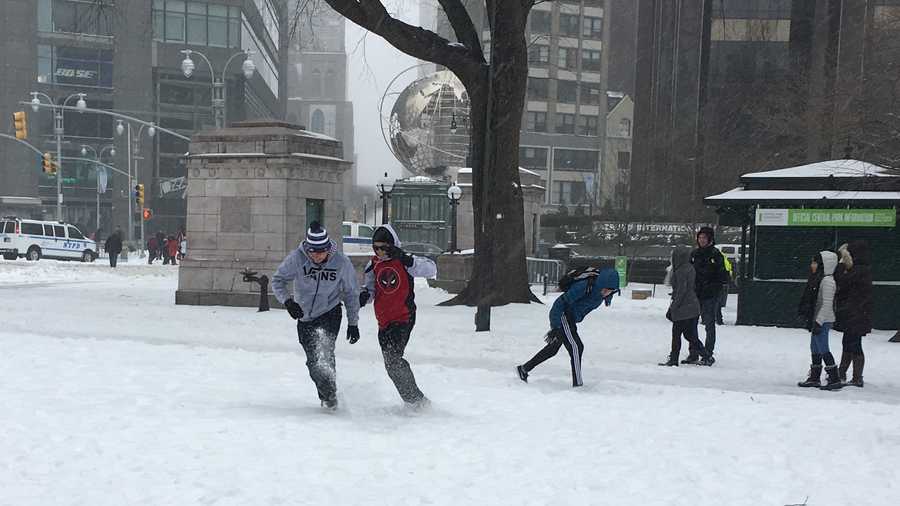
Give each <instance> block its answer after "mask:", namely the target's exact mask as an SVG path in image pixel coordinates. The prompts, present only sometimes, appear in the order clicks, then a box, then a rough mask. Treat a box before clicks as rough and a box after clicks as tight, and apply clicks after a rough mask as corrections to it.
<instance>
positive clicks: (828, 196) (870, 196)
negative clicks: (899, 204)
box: [703, 188, 900, 201]
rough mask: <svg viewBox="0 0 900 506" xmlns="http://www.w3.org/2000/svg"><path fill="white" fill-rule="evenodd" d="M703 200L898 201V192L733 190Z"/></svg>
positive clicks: (899, 198)
mask: <svg viewBox="0 0 900 506" xmlns="http://www.w3.org/2000/svg"><path fill="white" fill-rule="evenodd" d="M703 200H712V201H715V200H848V201H853V200H900V192H889V191H882V192H877V191H835V190H745V189H744V188H734V189H733V190H728V191H727V192H725V193H720V194H718V195H713V196H711V197H706V198H705V199H703Z"/></svg>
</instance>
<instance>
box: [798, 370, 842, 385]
mask: <svg viewBox="0 0 900 506" xmlns="http://www.w3.org/2000/svg"><path fill="white" fill-rule="evenodd" d="M819 370H820V371H821V370H822V366H819ZM825 374H827V375H828V378H826V379H825V386H822V387H819V388H821V389H822V390H840V389H842V388H844V384H843V383H841V378H840V376H839V375H838V369H837V366H836V365H829V366H825ZM810 376H812V372H810ZM818 381H819V380H818V379H816V382H817V383H818ZM800 386H804V385H803V384H802V383H801V384H800Z"/></svg>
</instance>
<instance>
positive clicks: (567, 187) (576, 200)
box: [553, 181, 587, 206]
mask: <svg viewBox="0 0 900 506" xmlns="http://www.w3.org/2000/svg"><path fill="white" fill-rule="evenodd" d="M554 186H555V187H556V188H555V189H554V190H555V191H554V192H553V197H554V200H555V201H554V202H553V203H554V204H559V205H564V206H565V205H582V204H586V203H587V192H586V191H585V186H584V181H556V182H555V183H554Z"/></svg>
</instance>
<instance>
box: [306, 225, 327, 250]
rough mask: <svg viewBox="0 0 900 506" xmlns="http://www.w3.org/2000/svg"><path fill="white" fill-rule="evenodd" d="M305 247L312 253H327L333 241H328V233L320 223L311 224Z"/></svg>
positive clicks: (307, 232)
mask: <svg viewBox="0 0 900 506" xmlns="http://www.w3.org/2000/svg"><path fill="white" fill-rule="evenodd" d="M304 243H305V244H304V246H305V247H306V249H308V250H312V251H327V250H329V249H331V241H329V240H328V231H326V230H325V229H324V228H323V227H322V225H321V224H320V223H319V222H318V221H314V222H312V223H310V224H309V230H307V231H306V241H304Z"/></svg>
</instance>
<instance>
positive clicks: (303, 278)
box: [272, 221, 359, 410]
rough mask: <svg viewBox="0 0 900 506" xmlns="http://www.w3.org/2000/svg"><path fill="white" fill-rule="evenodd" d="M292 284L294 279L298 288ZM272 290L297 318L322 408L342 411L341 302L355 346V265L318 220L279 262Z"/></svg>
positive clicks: (349, 334) (357, 299)
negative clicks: (338, 367)
mask: <svg viewBox="0 0 900 506" xmlns="http://www.w3.org/2000/svg"><path fill="white" fill-rule="evenodd" d="M288 283H293V292H289V291H288V289H287V284H288ZM272 290H273V291H274V292H275V297H276V298H277V299H278V302H280V303H282V304H283V305H284V307H285V309H287V311H288V314H290V315H291V318H293V319H295V320H297V337H298V339H299V341H300V346H302V347H303V351H304V352H305V353H306V367H307V369H309V376H310V378H312V380H313V383H315V385H316V390H317V391H318V394H319V401H320V402H321V404H322V407H323V408H326V409H332V410H333V409H337V405H338V399H337V384H336V381H335V360H334V345H335V340H336V339H337V334H338V331H339V330H340V328H341V313H342V310H341V302H343V304H344V306H346V308H347V340H348V341H350V344H354V343H356V342H357V341H358V340H359V328H358V327H357V321H358V315H359V283H358V282H357V280H356V273H355V272H354V270H353V264H351V263H350V259H349V258H347V257H346V256H344V255H343V254H342V253H339V252H338V251H337V247H336V245H335V244H334V242H333V241H332V240H330V239H329V238H328V232H327V231H326V230H325V228H324V227H322V226H321V225H320V224H319V223H318V222H316V221H314V222H312V223H310V225H309V229H308V230H307V231H306V238H305V239H304V240H303V242H302V243H301V244H300V247H299V248H297V249H296V250H294V251H292V252H291V253H290V254H288V256H287V257H285V259H284V261H282V262H281V265H279V266H278V270H277V271H276V272H275V275H274V276H272Z"/></svg>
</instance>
